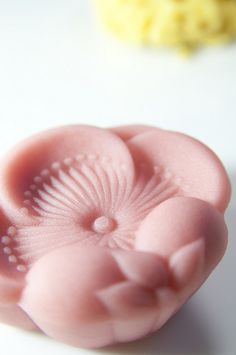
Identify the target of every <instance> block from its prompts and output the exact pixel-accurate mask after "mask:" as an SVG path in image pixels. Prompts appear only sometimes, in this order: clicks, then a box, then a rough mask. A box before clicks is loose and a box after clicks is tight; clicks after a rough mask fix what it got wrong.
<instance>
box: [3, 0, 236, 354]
mask: <svg viewBox="0 0 236 355" xmlns="http://www.w3.org/2000/svg"><path fill="white" fill-rule="evenodd" d="M235 64H236V46H229V47H226V48H214V49H209V50H204V51H201V52H199V53H198V54H197V55H196V56H194V57H193V58H192V59H190V60H187V61H185V60H183V59H181V58H179V57H177V56H176V55H174V54H173V53H172V51H164V50H162V51H161V50H160V51H155V50H143V49H138V48H134V47H132V46H127V45H124V44H121V43H119V42H118V41H116V40H114V39H113V38H111V37H109V35H108V36H107V35H105V34H104V33H102V32H98V31H96V29H95V25H94V22H93V17H92V14H91V12H90V10H89V6H88V0H57V1H56V0H40V1H39V0H38V1H36V0H7V1H6V0H0V151H1V152H2V153H3V152H4V151H5V150H7V149H8V148H9V147H10V146H11V145H13V144H15V143H16V141H18V140H19V139H22V138H24V137H26V136H28V135H30V134H31V133H33V132H36V131H38V130H41V129H46V128H48V127H50V126H54V125H59V124H66V123H74V122H81V123H90V124H95V125H101V126H107V125H118V124H124V123H137V122H140V123H147V124H155V125H158V126H161V127H163V128H170V129H174V130H181V131H184V132H186V133H188V134H191V135H194V136H196V137H197V138H199V139H201V140H203V141H204V142H206V143H207V144H208V145H210V146H211V147H212V148H213V149H214V150H215V151H216V152H217V153H218V155H219V156H220V157H221V159H222V160H223V161H224V163H225V165H226V167H227V169H228V171H229V173H230V175H231V178H232V183H233V185H234V186H236V161H235V152H236V143H235V142H236V137H235V133H236V65H235ZM235 215H236V196H234V198H233V201H232V204H231V206H230V208H229V212H228V215H227V220H228V222H229V231H230V243H229V248H228V251H227V254H226V256H225V258H224V260H223V262H222V263H221V264H220V266H219V267H218V268H217V270H216V271H215V272H214V274H213V275H212V276H211V277H210V278H209V280H208V282H207V283H206V284H205V285H204V286H203V287H202V288H201V290H200V291H199V292H198V293H197V294H196V295H195V296H194V297H193V299H192V300H191V301H190V302H189V303H188V304H187V305H186V306H185V307H184V308H183V309H182V310H181V311H180V312H179V313H178V314H177V315H176V316H175V318H173V319H172V320H171V321H169V323H168V324H167V325H166V326H165V327H164V328H163V329H162V330H161V331H160V332H159V333H158V334H155V335H153V336H151V337H150V338H147V339H145V340H142V341H139V342H136V343H132V344H129V345H123V346H119V347H114V348H112V349H111V348H110V349H107V350H104V349H103V350H101V351H100V352H98V354H121V353H122V354H145V355H149V354H150V355H152V354H153V355H154V354H156V355H162V354H163V355H176V354H179V355H191V354H197V355H201V354H202V355H210V354H212V355H235V354H236V286H235V281H236V280H235V268H236V239H235V232H236V222H235ZM0 349H1V350H0V352H1V354H2V355H13V354H19V353H20V354H21V353H22V354H24V355H39V354H40V355H41V354H43V355H49V354H50V355H51V354H57V355H65V354H66V355H72V354H81V355H82V354H95V353H96V352H94V351H85V350H80V349H74V348H70V347H67V346H64V345H62V344H59V343H56V342H54V341H52V340H50V339H46V338H44V337H41V336H36V335H32V334H28V333H25V332H22V331H19V330H17V329H13V328H11V327H7V326H3V325H0Z"/></svg>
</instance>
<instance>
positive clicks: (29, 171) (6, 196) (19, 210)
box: [0, 125, 134, 225]
mask: <svg viewBox="0 0 236 355" xmlns="http://www.w3.org/2000/svg"><path fill="white" fill-rule="evenodd" d="M97 160H98V161H99V162H101V161H102V162H105V163H107V164H108V165H109V164H110V166H112V167H113V168H114V169H115V171H116V173H117V174H120V175H122V176H124V177H125V179H123V180H122V179H120V180H119V178H118V180H119V181H118V185H121V184H124V183H125V184H126V186H131V185H132V183H133V178H134V165H133V160H132V157H131V155H130V153H129V150H128V148H127V147H126V145H125V144H124V142H123V141H122V140H121V139H120V138H119V137H118V136H117V135H115V134H113V133H111V132H109V131H108V130H104V129H99V128H95V127H90V126H82V125H75V126H66V127H61V128H58V129H52V130H49V131H47V132H44V133H41V134H38V135H36V136H34V137H32V138H30V139H28V140H26V141H25V142H23V143H21V144H19V145H18V146H16V147H15V148H14V150H13V151H12V152H11V153H10V154H9V155H8V156H7V157H6V161H5V162H4V163H3V164H2V168H1V172H0V199H1V202H2V205H3V206H4V210H5V212H6V214H7V215H8V216H9V218H10V219H11V220H12V221H15V222H17V223H19V224H21V225H22V224H30V223H34V224H35V223H37V222H36V221H35V220H34V218H33V216H32V214H31V213H29V208H28V207H27V203H28V202H29V201H28V197H31V195H32V193H34V190H38V186H40V188H41V187H42V185H43V184H44V183H47V182H48V179H49V176H50V177H52V176H55V177H56V180H55V181H54V183H55V188H56V189H57V190H58V191H59V193H61V194H63V193H64V191H63V187H64V185H65V184H66V183H67V185H69V188H67V190H68V189H70V190H72V191H71V195H72V194H73V193H75V191H73V188H74V185H73V181H72V180H73V179H74V180H76V177H78V178H79V179H80V180H81V184H80V191H81V201H82V202H81V205H86V203H84V200H87V202H88V203H89V202H90V200H89V198H90V199H91V198H92V197H93V196H92V195H93V191H92V190H91V189H92V187H91V186H92V184H91V181H89V179H88V174H89V172H88V171H86V172H85V173H83V172H82V173H81V174H80V175H79V176H77V175H76V176H73V177H72V178H73V179H71V180H70V179H69V178H68V177H66V176H63V172H64V171H65V169H67V170H68V171H70V173H71V175H73V162H75V161H76V162H77V163H79V164H80V165H81V166H82V165H83V163H84V162H90V163H88V164H87V165H89V166H91V165H93V164H92V162H94V161H97ZM85 165H86V164H85ZM98 165H99V164H98ZM81 169H82V168H81ZM67 170H66V171H67ZM60 171H62V172H61V176H60V179H59V178H58V174H59V172H60ZM99 173H100V171H99V170H98V171H95V174H99ZM83 174H84V175H85V176H83ZM86 174H87V175H86ZM91 174H92V173H91ZM63 178H64V180H63ZM90 179H91V180H92V183H93V182H94V183H95V184H96V180H95V177H92V175H91V176H90ZM58 180H60V181H59V182H58ZM94 180H95V181H94ZM124 180H125V181H124ZM65 181H66V182H65ZM50 184H52V181H51V180H50ZM118 188H119V189H120V186H118ZM83 189H84V190H83ZM105 193H106V191H103V194H105ZM83 194H84V195H83ZM86 194H87V195H86ZM91 196H92V197H91ZM59 198H60V196H58V199H59ZM95 198H96V195H95ZM67 200H68V196H67ZM23 202H24V203H25V204H26V205H25V206H24V205H23ZM52 203H53V202H52ZM61 203H64V205H66V203H68V201H66V198H65V199H64V201H61ZM81 208H82V207H81ZM88 208H90V205H89V206H88ZM54 212H56V209H55V208H54ZM58 214H60V213H59V211H58Z"/></svg>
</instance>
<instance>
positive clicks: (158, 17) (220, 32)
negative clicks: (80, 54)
mask: <svg viewBox="0 0 236 355" xmlns="http://www.w3.org/2000/svg"><path fill="white" fill-rule="evenodd" d="M95 1H96V5H97V9H98V11H99V14H100V15H101V18H102V20H103V22H104V23H105V25H106V26H107V27H108V28H109V29H110V30H111V31H112V32H114V33H115V34H117V35H118V36H119V37H121V38H123V39H125V40H128V41H132V42H136V43H144V44H149V45H158V46H159V45H165V46H166V45H167V46H174V47H178V48H180V49H181V50H185V51H189V50H191V49H193V48H195V47H197V46H200V45H206V44H211V43H222V42H228V41H230V40H232V39H234V38H236V0H95Z"/></svg>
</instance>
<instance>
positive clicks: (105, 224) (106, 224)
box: [93, 216, 116, 234]
mask: <svg viewBox="0 0 236 355" xmlns="http://www.w3.org/2000/svg"><path fill="white" fill-rule="evenodd" d="M115 226H116V223H115V221H114V220H113V219H112V218H109V217H106V216H101V217H98V218H97V219H96V220H95V221H94V223H93V229H94V231H95V232H97V233H99V234H106V233H110V232H112V231H113V230H114V229H115Z"/></svg>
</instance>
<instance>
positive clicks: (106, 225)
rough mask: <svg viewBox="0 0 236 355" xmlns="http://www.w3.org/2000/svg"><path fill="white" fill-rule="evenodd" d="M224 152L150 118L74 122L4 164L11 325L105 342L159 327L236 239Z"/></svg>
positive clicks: (3, 291) (0, 191) (4, 307)
mask: <svg viewBox="0 0 236 355" xmlns="http://www.w3.org/2000/svg"><path fill="white" fill-rule="evenodd" d="M229 199H230V184H229V181H228V177H227V175H226V173H225V170H224V168H223V166H222V164H221V162H220V161H219V159H218V158H217V157H216V155H215V154H214V153H213V152H212V151H211V150H210V149H209V148H207V147H206V146H204V145H203V144H202V143H200V142H198V141H197V140H195V139H193V138H190V137H188V136H186V135H183V134H180V133H175V132H168V131H165V130H160V129H157V128H154V127H148V126H126V127H116V128H113V129H100V128H96V127H90V126H81V125H75V126H66V127H61V128H57V129H53V130H49V131H47V132H44V133H41V134H38V135H36V136H34V137H32V138H30V139H28V140H26V141H25V142H23V143H21V144H19V145H18V146H17V147H15V148H14V149H13V151H12V152H10V153H9V154H8V156H7V157H6V158H5V160H4V161H3V162H2V164H1V168H0V202H1V210H0V223H1V224H0V226H1V237H0V241H1V242H0V321H2V322H6V323H9V324H12V325H16V326H20V327H24V328H26V329H38V330H39V329H40V330H41V331H42V332H44V333H45V334H47V335H49V336H51V337H53V338H55V339H57V340H59V341H63V342H65V343H68V344H71V345H74V346H79V347H80V346H81V347H101V346H105V345H108V344H111V343H116V342H125V341H130V340H134V339H138V338H140V337H142V336H145V335H146V334H149V333H151V332H153V331H155V330H157V329H159V328H160V327H161V326H162V325H163V324H164V323H165V322H166V321H167V320H168V319H169V318H170V317H171V315H172V314H174V313H175V312H176V311H177V310H178V309H179V307H180V306H181V305H182V304H183V303H184V302H185V301H186V300H187V299H188V298H189V297H190V296H191V295H192V294H193V293H194V292H195V291H196V290H197V289H198V288H199V287H200V286H201V284H202V283H203V282H204V281H205V280H206V278H207V277H208V276H209V274H210V273H211V272H212V270H213V269H214V268H215V266H216V265H217V263H218V262H219V261H220V259H221V258H222V256H223V254H224V251H225V248H226V244H227V228H226V226H225V223H224V217H223V213H224V211H225V209H226V207H227V205H228V202H229Z"/></svg>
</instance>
